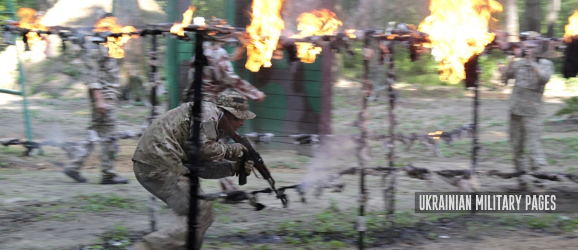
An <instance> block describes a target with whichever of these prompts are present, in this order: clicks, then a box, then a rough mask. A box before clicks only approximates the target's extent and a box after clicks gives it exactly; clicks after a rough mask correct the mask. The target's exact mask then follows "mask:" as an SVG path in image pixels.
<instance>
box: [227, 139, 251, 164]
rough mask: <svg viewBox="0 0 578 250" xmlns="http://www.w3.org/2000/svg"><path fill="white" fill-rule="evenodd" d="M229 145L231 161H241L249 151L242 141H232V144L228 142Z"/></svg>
mask: <svg viewBox="0 0 578 250" xmlns="http://www.w3.org/2000/svg"><path fill="white" fill-rule="evenodd" d="M227 146H228V147H229V152H228V155H229V157H228V158H229V159H227V160H230V161H240V160H241V159H242V158H243V156H244V155H245V153H247V148H246V147H245V146H243V144H241V143H231V144H227Z"/></svg>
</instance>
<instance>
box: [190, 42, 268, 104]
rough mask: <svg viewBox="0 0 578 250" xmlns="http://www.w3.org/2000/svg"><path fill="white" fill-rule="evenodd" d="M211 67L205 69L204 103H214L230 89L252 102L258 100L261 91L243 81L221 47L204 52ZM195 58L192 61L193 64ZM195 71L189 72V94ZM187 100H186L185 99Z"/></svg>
mask: <svg viewBox="0 0 578 250" xmlns="http://www.w3.org/2000/svg"><path fill="white" fill-rule="evenodd" d="M204 54H205V56H207V59H208V61H209V66H206V67H204V69H203V86H202V88H203V90H202V93H203V101H209V102H214V101H215V99H217V96H218V95H219V94H220V93H221V92H223V91H225V90H226V89H228V88H231V89H233V90H235V91H236V92H238V93H240V94H242V95H244V96H246V97H247V98H248V99H250V100H255V99H257V94H258V93H259V92H261V91H259V90H258V89H257V88H255V86H253V85H251V83H249V82H247V81H245V80H243V79H241V77H239V76H238V75H237V74H236V73H235V71H234V70H233V64H231V61H230V60H229V55H228V54H227V51H226V50H225V49H223V48H220V47H212V46H211V47H209V48H206V49H205V50H204ZM194 60H195V58H194V57H193V58H192V59H191V64H192V62H194ZM194 74H195V69H194V68H191V69H190V70H189V76H188V77H189V84H188V86H187V88H186V89H185V90H184V92H185V93H188V92H189V90H190V88H192V86H193V84H192V83H193V79H194ZM185 99H186V98H185Z"/></svg>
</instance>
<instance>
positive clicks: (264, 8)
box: [245, 0, 285, 72]
mask: <svg viewBox="0 0 578 250" xmlns="http://www.w3.org/2000/svg"><path fill="white" fill-rule="evenodd" d="M281 6H283V0H254V1H253V5H252V8H253V13H251V24H250V25H249V26H247V33H248V34H249V37H250V43H249V44H248V45H247V63H245V68H247V69H248V70H250V71H252V72H257V71H259V69H260V68H261V66H264V67H271V57H272V56H273V51H275V50H276V49H277V42H279V36H281V31H282V30H284V29H285V22H283V19H281V14H280V12H281Z"/></svg>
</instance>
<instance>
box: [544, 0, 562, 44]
mask: <svg viewBox="0 0 578 250" xmlns="http://www.w3.org/2000/svg"><path fill="white" fill-rule="evenodd" d="M558 11H560V0H550V1H548V16H547V18H546V20H547V22H548V32H547V33H546V36H547V37H554V24H555V23H556V20H558Z"/></svg>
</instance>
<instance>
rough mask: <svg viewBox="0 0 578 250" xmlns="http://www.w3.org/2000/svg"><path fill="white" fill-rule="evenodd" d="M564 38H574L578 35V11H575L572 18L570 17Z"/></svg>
mask: <svg viewBox="0 0 578 250" xmlns="http://www.w3.org/2000/svg"><path fill="white" fill-rule="evenodd" d="M565 30H566V33H564V37H573V36H576V35H578V10H575V11H574V14H572V16H570V17H568V25H566V27H565Z"/></svg>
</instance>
